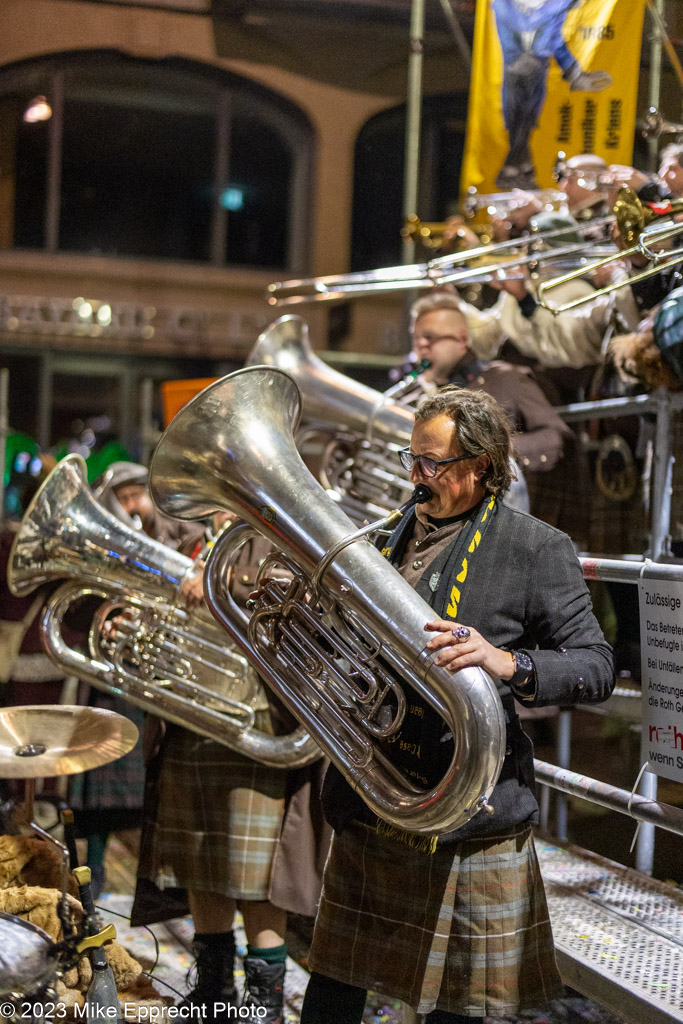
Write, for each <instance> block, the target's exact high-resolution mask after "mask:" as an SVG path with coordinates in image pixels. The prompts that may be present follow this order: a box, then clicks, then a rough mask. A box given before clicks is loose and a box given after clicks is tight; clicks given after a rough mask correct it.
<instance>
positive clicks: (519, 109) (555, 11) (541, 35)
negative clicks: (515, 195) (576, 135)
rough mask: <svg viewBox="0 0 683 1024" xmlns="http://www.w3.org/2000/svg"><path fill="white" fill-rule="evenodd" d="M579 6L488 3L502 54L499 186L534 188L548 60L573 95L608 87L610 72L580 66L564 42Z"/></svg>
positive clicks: (514, 0) (568, 1)
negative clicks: (535, 137) (534, 144)
mask: <svg viewBox="0 0 683 1024" xmlns="http://www.w3.org/2000/svg"><path fill="white" fill-rule="evenodd" d="M581 2H582V0H492V6H493V12H494V15H495V22H496V28H497V32H498V38H499V40H500V45H501V49H502V52H503V95H502V100H503V118H504V121H505V129H506V131H507V133H508V141H509V149H508V153H507V156H506V157H505V161H504V164H503V166H502V168H501V169H500V171H499V172H498V176H497V178H496V187H497V188H502V189H512V188H522V189H536V188H538V183H537V181H536V176H537V175H536V167H535V166H534V159H533V156H532V153H531V146H530V140H531V135H532V133H533V131H534V129H535V128H536V127H537V126H538V119H539V117H540V114H541V111H542V109H543V104H544V102H545V98H546V89H547V80H548V69H549V67H550V60H551V58H554V59H555V60H556V61H557V63H558V65H559V66H560V68H561V70H562V77H563V78H564V79H565V80H566V81H567V82H569V88H570V90H571V91H572V92H576V91H580V92H602V90H603V89H607V88H608V87H609V86H610V85H611V84H612V76H611V75H610V74H609V72H607V71H589V70H586V69H584V68H582V67H581V65H580V63H579V61H578V60H577V59H576V58H575V57H574V55H573V54H572V52H571V51H570V49H569V47H568V46H567V43H566V42H565V39H564V35H563V28H564V23H565V20H566V18H567V15H568V13H569V11H570V10H571V9H572V8H574V7H577V6H578V5H579V4H580V3H581Z"/></svg>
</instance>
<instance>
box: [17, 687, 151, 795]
mask: <svg viewBox="0 0 683 1024" xmlns="http://www.w3.org/2000/svg"><path fill="white" fill-rule="evenodd" d="M137 738H138V730H137V728H136V726H135V725H133V723H132V722H131V721H130V720H129V719H128V718H125V717H124V715H117V714H116V713H115V712H114V711H107V710H106V709H105V708H88V707H70V706H68V705H65V704H32V705H29V706H27V707H12V708H2V709H0V778H4V779H47V778H52V776H54V775H74V774H76V773H77V772H84V771H88V770H89V769H90V768H98V767H99V766H100V765H103V764H108V763H109V762H110V761H116V760H117V758H119V757H123V755H124V754H127V753H128V751H129V750H132V749H133V747H134V746H135V744H136V742H137Z"/></svg>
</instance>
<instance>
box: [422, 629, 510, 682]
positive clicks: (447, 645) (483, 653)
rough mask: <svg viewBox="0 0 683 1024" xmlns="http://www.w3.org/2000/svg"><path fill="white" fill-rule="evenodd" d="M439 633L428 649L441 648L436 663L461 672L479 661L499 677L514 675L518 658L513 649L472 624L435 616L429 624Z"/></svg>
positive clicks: (507, 677) (452, 670)
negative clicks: (502, 646)
mask: <svg viewBox="0 0 683 1024" xmlns="http://www.w3.org/2000/svg"><path fill="white" fill-rule="evenodd" d="M425 629H426V630H428V631H429V632H432V633H436V634H437V635H436V636H433V637H432V639H431V640H429V641H428V642H427V645H426V646H427V650H430V651H439V652H440V653H439V655H438V657H437V658H435V660H434V664H435V665H441V666H442V667H443V668H447V669H448V671H449V672H459V671H460V669H461V668H469V667H471V666H473V665H476V666H477V667H479V668H483V669H486V671H487V672H489V673H490V674H491V675H492V676H494V677H495V678H496V679H511V678H512V674H513V672H514V659H513V657H512V655H511V654H510V652H509V651H502V650H500V648H498V647H494V646H493V644H490V643H489V642H488V640H485V639H484V637H483V636H482V635H481V633H479V632H478V631H477V630H476V629H474V627H472V626H464V625H460V624H456V623H454V622H452V621H450V620H448V619H433V620H432V621H431V622H428V623H427V624H426V625H425Z"/></svg>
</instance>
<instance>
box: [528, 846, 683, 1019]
mask: <svg viewBox="0 0 683 1024" xmlns="http://www.w3.org/2000/svg"><path fill="white" fill-rule="evenodd" d="M536 851H537V853H538V858H539V861H540V863H541V871H542V873H543V881H544V883H545V887H546V893H547V896H548V905H549V907H550V917H551V920H552V925H553V935H554V937H555V945H556V951H557V963H558V967H559V968H560V973H561V974H562V979H563V981H564V982H565V984H567V985H570V986H571V987H572V988H574V989H576V990H577V991H578V992H581V993H582V994H583V995H585V996H587V997H588V998H589V999H593V1000H595V1001H596V1002H598V1003H600V1004H601V1005H603V1006H605V1007H606V1008H607V1009H610V1010H612V1011H613V1012H614V1013H617V1014H619V1015H621V1016H622V1017H625V1018H626V1019H627V1020H628V1021H632V1022H634V1024H665V1022H670V1021H681V1022H683V892H681V890H679V889H677V888H675V887H674V886H670V885H666V884H664V883H663V882H658V881H655V880H654V879H651V878H648V877H647V876H645V875H642V874H640V872H638V871H633V870H631V869H628V868H624V867H622V866H621V865H619V864H615V863H613V862H612V861H609V860H605V859H604V858H603V857H599V856H598V855H597V854H593V853H590V852H588V851H586V850H579V849H577V848H576V847H571V846H568V847H564V848H563V847H560V846H555V845H553V844H552V843H550V842H547V841H545V840H543V839H540V838H537V839H536Z"/></svg>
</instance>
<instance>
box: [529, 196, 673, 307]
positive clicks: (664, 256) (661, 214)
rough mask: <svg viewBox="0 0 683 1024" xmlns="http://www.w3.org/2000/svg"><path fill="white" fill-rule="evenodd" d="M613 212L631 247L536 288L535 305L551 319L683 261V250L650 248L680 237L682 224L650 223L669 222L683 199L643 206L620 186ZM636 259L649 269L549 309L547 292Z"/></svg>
mask: <svg viewBox="0 0 683 1024" xmlns="http://www.w3.org/2000/svg"><path fill="white" fill-rule="evenodd" d="M664 206H666V209H664V208H663V207H664ZM658 207H659V209H658ZM614 209H615V214H616V219H617V226H618V228H619V233H620V234H621V236H622V238H623V239H624V241H626V242H630V243H632V244H631V245H630V246H629V247H628V248H627V249H622V250H621V251H619V252H618V253H617V255H616V256H608V257H605V258H604V259H600V260H596V261H595V262H594V263H590V264H588V265H587V266H585V267H583V269H582V270H572V271H570V272H569V273H566V274H562V275H560V276H559V277H554V278H552V280H550V281H543V282H541V284H539V286H538V303H539V305H540V306H543V308H544V309H547V310H549V311H550V312H551V313H553V314H555V315H557V314H558V313H566V312H567V311H568V310H570V309H576V307H577V306H583V305H585V304H586V303H587V302H593V301H594V300H595V299H597V298H599V297H600V296H601V295H608V294H609V293H610V292H614V291H617V289H619V288H625V287H626V286H627V285H632V284H637V283H638V282H639V281H645V280H647V278H649V277H654V275H655V274H660V273H661V272H662V271H664V270H668V268H669V267H673V266H675V265H676V264H677V263H680V262H681V261H682V260H683V246H679V247H678V248H674V249H660V250H655V249H653V248H652V246H653V245H656V244H659V243H661V242H665V241H667V240H669V239H672V238H676V237H677V236H679V235H681V234H683V224H677V223H675V222H674V223H669V222H668V221H667V223H664V224H661V223H659V224H658V223H653V221H656V220H659V219H661V218H670V217H674V216H675V215H676V214H677V213H682V212H683V199H675V200H673V202H668V201H667V202H666V204H664V203H653V204H643V203H641V201H640V199H638V196H637V195H636V193H635V192H634V191H633V189H631V188H629V186H628V185H624V186H623V187H622V188H621V189H619V193H618V195H617V201H616V203H615V207H614ZM636 255H638V256H644V257H645V258H646V259H647V260H648V261H649V262H650V263H651V264H652V265H651V266H649V267H647V268H646V269H645V270H641V271H639V272H637V273H635V274H630V275H629V276H627V277H625V278H624V279H623V280H621V281H614V282H613V283H611V284H608V285H605V287H604V288H597V289H596V290H595V291H594V292H591V293H590V294H589V295H586V296H582V297H581V298H578V299H572V300H571V301H570V302H564V303H562V304H561V305H558V306H552V305H550V304H549V303H548V301H547V300H546V296H547V294H548V292H551V291H554V290H555V289H556V288H560V287H561V286H562V285H564V284H567V283H568V282H569V281H573V280H574V279H575V278H577V277H580V276H583V275H584V274H592V273H593V272H594V271H595V270H599V269H600V268H601V267H605V266H608V265H609V264H610V263H613V262H615V260H621V259H624V258H628V257H630V256H636Z"/></svg>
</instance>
